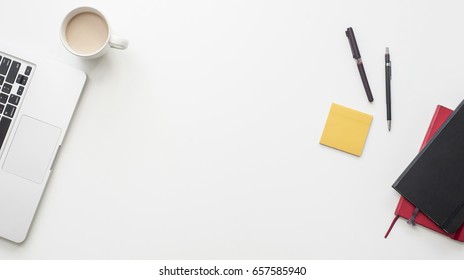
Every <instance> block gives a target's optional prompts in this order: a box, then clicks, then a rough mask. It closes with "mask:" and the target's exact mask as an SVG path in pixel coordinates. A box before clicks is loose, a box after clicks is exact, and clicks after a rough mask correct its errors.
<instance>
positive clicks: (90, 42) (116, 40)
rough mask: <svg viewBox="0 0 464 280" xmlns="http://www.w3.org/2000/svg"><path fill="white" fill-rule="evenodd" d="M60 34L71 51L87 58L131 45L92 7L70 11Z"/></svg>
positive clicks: (62, 40)
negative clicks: (114, 31) (114, 32)
mask: <svg viewBox="0 0 464 280" xmlns="http://www.w3.org/2000/svg"><path fill="white" fill-rule="evenodd" d="M60 35H61V42H63V45H64V46H65V47H66V49H67V50H68V51H69V52H70V53H72V54H74V55H76V56H79V57H82V58H87V59H93V58H97V57H100V56H102V55H104V54H106V53H107V52H108V51H109V49H110V48H115V49H119V50H123V49H125V48H127V46H128V45H129V41H128V40H127V39H124V38H121V37H119V36H116V35H114V34H111V28H110V25H109V24H108V21H107V20H106V18H105V16H104V15H103V14H102V13H101V12H100V11H98V10H96V9H94V8H91V7H79V8H76V9H74V10H72V11H70V12H69V13H68V14H67V15H66V17H65V18H64V19H63V22H62V23H61V32H60Z"/></svg>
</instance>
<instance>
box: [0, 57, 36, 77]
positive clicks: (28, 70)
mask: <svg viewBox="0 0 464 280" xmlns="http://www.w3.org/2000/svg"><path fill="white" fill-rule="evenodd" d="M0 58H1V57H0ZM31 71H32V67H31V66H27V67H26V72H24V74H25V75H26V76H29V74H31Z"/></svg>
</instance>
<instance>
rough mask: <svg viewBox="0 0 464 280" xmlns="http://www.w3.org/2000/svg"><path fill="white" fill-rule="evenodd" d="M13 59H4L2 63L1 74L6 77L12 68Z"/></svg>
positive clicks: (0, 65)
mask: <svg viewBox="0 0 464 280" xmlns="http://www.w3.org/2000/svg"><path fill="white" fill-rule="evenodd" d="M10 64H11V59H9V58H6V57H4V58H3V60H2V63H0V74H2V75H6V72H8V68H10Z"/></svg>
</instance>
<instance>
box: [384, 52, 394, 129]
mask: <svg viewBox="0 0 464 280" xmlns="http://www.w3.org/2000/svg"><path fill="white" fill-rule="evenodd" d="M391 78H392V76H391V61H390V50H389V49H388V48H385V89H386V94H387V126H388V131H390V129H391V87H390V81H391Z"/></svg>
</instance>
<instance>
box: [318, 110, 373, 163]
mask: <svg viewBox="0 0 464 280" xmlns="http://www.w3.org/2000/svg"><path fill="white" fill-rule="evenodd" d="M371 123H372V116H371V115H368V114H365V113H362V112H359V111H356V110H353V109H350V108H347V107H344V106H341V105H338V104H335V103H332V106H331V107H330V112H329V116H328V117H327V121H326V123H325V127H324V131H323V132H322V136H321V141H320V142H319V143H320V144H322V145H326V146H329V147H332V148H335V149H338V150H341V151H344V152H347V153H350V154H353V155H356V156H358V157H359V156H361V153H362V151H363V148H364V143H366V138H367V134H368V132H369V128H370V127H371Z"/></svg>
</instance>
